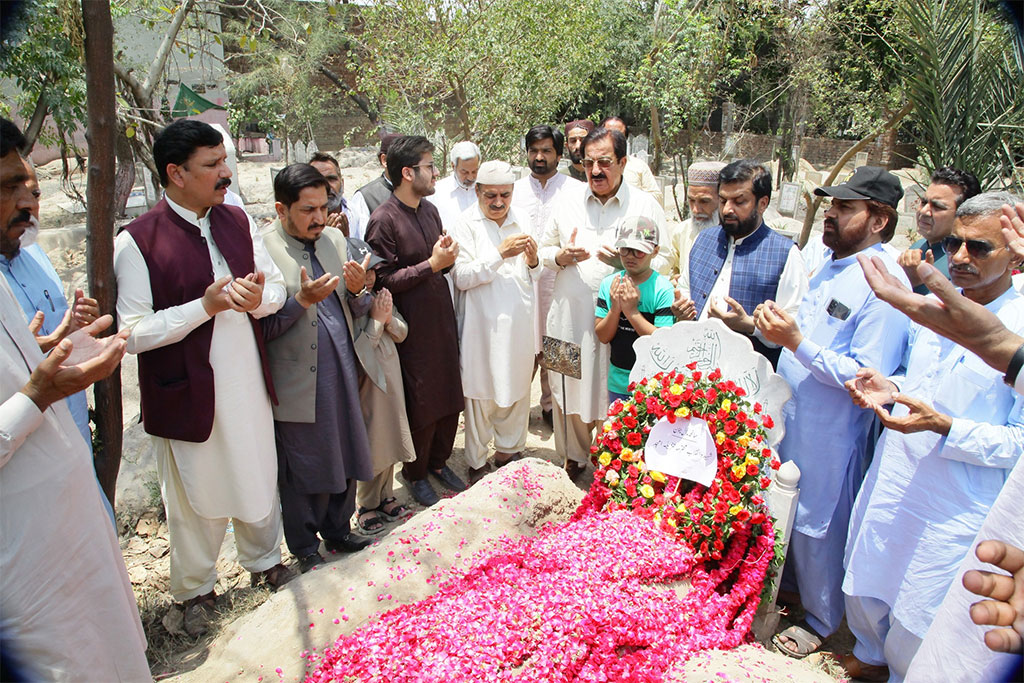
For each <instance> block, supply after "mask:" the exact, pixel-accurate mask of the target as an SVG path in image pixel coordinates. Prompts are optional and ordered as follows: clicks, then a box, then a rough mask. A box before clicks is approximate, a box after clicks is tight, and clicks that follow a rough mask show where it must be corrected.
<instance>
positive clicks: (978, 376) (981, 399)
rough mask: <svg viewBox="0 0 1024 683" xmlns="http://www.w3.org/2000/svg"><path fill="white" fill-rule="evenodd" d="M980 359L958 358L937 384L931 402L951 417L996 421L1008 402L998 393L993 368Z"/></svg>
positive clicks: (1003, 412) (1004, 410)
mask: <svg viewBox="0 0 1024 683" xmlns="http://www.w3.org/2000/svg"><path fill="white" fill-rule="evenodd" d="M979 363H981V361H980V360H978V361H975V359H973V358H968V357H965V358H964V359H962V360H961V361H959V362H958V363H957V364H956V366H955V367H954V368H953V370H952V371H951V372H949V373H948V374H947V375H946V377H945V378H944V379H943V380H942V382H941V383H940V384H939V386H938V388H937V389H936V391H935V394H934V396H935V399H934V405H935V408H936V410H939V411H941V412H943V413H946V414H947V415H950V416H952V417H959V418H964V419H968V420H973V421H976V422H990V423H991V422H993V421H994V420H995V421H998V419H999V416H1000V415H1002V416H1005V415H1006V413H1007V411H1009V408H1010V404H1009V403H1008V404H1006V405H1005V406H1001V405H999V404H1001V403H1006V401H1005V400H1002V399H1004V397H1002V396H1000V394H1005V393H1006V392H1000V391H999V387H1000V385H1001V382H1000V381H999V379H998V378H997V377H996V375H995V374H994V371H993V370H988V368H987V366H984V365H983V364H982V365H981V367H979V366H978V365H979Z"/></svg>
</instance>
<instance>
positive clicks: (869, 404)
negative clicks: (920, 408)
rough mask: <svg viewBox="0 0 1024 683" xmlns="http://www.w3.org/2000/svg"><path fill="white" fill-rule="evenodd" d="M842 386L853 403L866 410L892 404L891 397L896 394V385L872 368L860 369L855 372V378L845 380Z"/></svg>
mask: <svg viewBox="0 0 1024 683" xmlns="http://www.w3.org/2000/svg"><path fill="white" fill-rule="evenodd" d="M844 386H845V387H846V390H847V391H848V392H850V398H851V399H853V402H854V403H855V404H857V405H858V406H860V407H861V408H867V409H868V410H874V409H875V407H876V406H884V405H888V404H890V403H892V397H893V396H895V395H896V392H897V388H896V385H895V384H893V383H892V382H890V381H889V380H888V379H886V377H885V375H883V374H882V373H880V372H879V371H878V370H875V369H874V368H861V369H860V370H858V371H857V377H856V378H854V379H848V380H846V383H845V384H844Z"/></svg>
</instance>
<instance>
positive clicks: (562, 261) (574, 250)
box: [555, 228, 590, 268]
mask: <svg viewBox="0 0 1024 683" xmlns="http://www.w3.org/2000/svg"><path fill="white" fill-rule="evenodd" d="M578 232H579V228H573V229H572V234H571V235H569V242H568V244H566V245H565V246H564V247H562V249H561V250H559V252H558V253H557V254H556V255H555V263H557V264H558V265H559V266H561V267H562V268H565V267H566V266H568V265H573V264H576V263H579V262H580V261H586V260H587V259H588V258H590V252H589V251H587V250H586V249H584V248H583V247H577V246H576V234H577V233H578Z"/></svg>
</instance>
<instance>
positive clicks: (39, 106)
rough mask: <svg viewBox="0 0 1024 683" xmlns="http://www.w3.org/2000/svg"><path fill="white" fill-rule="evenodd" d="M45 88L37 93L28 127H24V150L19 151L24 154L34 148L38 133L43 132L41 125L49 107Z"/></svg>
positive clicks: (48, 111)
mask: <svg viewBox="0 0 1024 683" xmlns="http://www.w3.org/2000/svg"><path fill="white" fill-rule="evenodd" d="M46 91H47V89H46V87H45V86H44V87H43V89H42V90H41V91H40V93H39V99H38V100H36V108H35V109H34V110H33V111H32V118H31V119H29V121H28V125H27V126H25V149H23V150H21V151H22V152H23V153H24V154H26V155H27V154H28V153H29V152H31V151H32V147H33V146H35V144H36V140H38V139H39V133H41V132H42V130H43V123H44V122H45V121H46V115H47V114H49V113H50V105H49V104H47V99H46Z"/></svg>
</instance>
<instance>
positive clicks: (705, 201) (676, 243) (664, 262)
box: [653, 161, 725, 277]
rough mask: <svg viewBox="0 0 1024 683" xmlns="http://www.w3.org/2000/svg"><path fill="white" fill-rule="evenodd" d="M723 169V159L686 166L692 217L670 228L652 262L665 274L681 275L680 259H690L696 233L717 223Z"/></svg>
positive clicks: (657, 269)
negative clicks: (720, 180) (719, 180)
mask: <svg viewBox="0 0 1024 683" xmlns="http://www.w3.org/2000/svg"><path fill="white" fill-rule="evenodd" d="M723 168H725V163H724V162H721V161H698V162H696V163H693V164H690V168H688V169H686V203H687V205H688V206H689V207H690V217H689V218H687V219H686V220H685V221H683V223H682V224H681V225H679V226H675V227H674V228H671V229H670V230H668V231H667V232H668V234H667V235H666V236H665V237H666V239H665V240H664V243H663V244H662V246H661V250H660V251H659V252H658V256H657V257H655V259H654V261H653V266H654V269H655V270H656V271H658V272H659V273H661V274H662V275H668V276H670V277H671V276H672V275H676V274H678V273H679V271H680V270H681V268H680V267H679V262H680V261H681V260H682V259H685V258H689V256H690V247H692V246H693V241H694V240H695V239H697V235H699V234H700V233H701V232H703V231H704V230H707V229H708V228H713V227H715V226H716V225H718V223H719V218H718V206H719V200H718V174H719V172H720V171H721V170H722V169H723Z"/></svg>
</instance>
